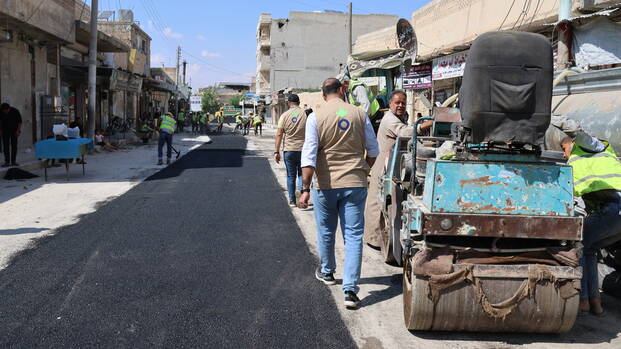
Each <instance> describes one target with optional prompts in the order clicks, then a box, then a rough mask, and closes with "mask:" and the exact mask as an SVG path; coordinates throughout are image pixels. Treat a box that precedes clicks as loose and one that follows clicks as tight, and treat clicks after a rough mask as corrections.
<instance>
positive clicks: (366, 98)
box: [341, 75, 380, 118]
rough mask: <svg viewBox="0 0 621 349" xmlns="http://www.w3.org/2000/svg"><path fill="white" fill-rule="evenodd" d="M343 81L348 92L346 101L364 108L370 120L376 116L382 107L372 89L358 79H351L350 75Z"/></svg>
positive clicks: (344, 77)
mask: <svg viewBox="0 0 621 349" xmlns="http://www.w3.org/2000/svg"><path fill="white" fill-rule="evenodd" d="M341 80H342V84H343V88H344V89H345V91H346V96H345V101H346V102H347V103H349V104H353V105H355V106H357V107H360V108H362V110H364V112H365V113H367V116H369V117H370V118H372V117H373V116H375V114H376V113H377V112H378V111H379V110H380V105H379V102H378V101H377V98H376V96H374V95H373V92H371V89H369V88H368V87H367V86H366V85H365V84H364V83H362V82H360V81H359V80H358V79H351V78H350V77H349V76H348V75H345V76H343V78H342V79H341Z"/></svg>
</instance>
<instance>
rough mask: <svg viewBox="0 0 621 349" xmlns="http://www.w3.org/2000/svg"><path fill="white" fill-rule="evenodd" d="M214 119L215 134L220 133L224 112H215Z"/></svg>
mask: <svg viewBox="0 0 621 349" xmlns="http://www.w3.org/2000/svg"><path fill="white" fill-rule="evenodd" d="M216 118H217V120H218V128H217V129H216V132H217V133H222V128H223V127H224V111H222V110H220V112H219V113H218V112H216Z"/></svg>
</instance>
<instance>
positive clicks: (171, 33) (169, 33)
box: [162, 27, 183, 39]
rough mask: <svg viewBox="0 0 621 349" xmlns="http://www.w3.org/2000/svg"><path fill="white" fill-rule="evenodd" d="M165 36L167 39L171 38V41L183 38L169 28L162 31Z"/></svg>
mask: <svg viewBox="0 0 621 349" xmlns="http://www.w3.org/2000/svg"><path fill="white" fill-rule="evenodd" d="M162 33H163V34H164V35H165V36H167V37H169V38H173V39H181V38H182V37H183V35H181V34H179V33H175V32H174V31H173V30H172V28H170V27H166V28H164V31H163V32H162Z"/></svg>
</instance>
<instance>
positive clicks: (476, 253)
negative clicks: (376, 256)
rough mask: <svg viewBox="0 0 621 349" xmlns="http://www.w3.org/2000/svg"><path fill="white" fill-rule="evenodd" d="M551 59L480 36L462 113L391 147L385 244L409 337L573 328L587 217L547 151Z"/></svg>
mask: <svg viewBox="0 0 621 349" xmlns="http://www.w3.org/2000/svg"><path fill="white" fill-rule="evenodd" d="M552 60H553V58H552V49H551V46H550V43H549V41H548V40H547V39H546V38H545V37H544V36H542V35H539V34H534V33H526V32H493V33H485V34H482V35H480V36H479V37H478V38H477V39H476V40H475V41H474V42H473V44H472V46H471V48H470V51H469V55H468V58H467V63H466V68H465V72H464V76H463V82H462V86H461V89H460V94H459V108H439V107H437V108H434V110H433V113H432V119H433V127H432V129H431V134H430V135H428V136H424V137H423V136H420V135H418V134H417V133H416V127H414V131H413V134H412V136H411V137H402V138H399V139H398V140H397V142H396V144H395V146H394V147H393V149H392V150H391V154H390V156H389V157H388V160H387V163H386V171H385V175H384V177H383V178H382V181H381V184H380V192H381V194H380V197H379V198H378V199H380V200H382V202H383V204H382V211H383V212H382V214H383V218H384V222H386V223H385V224H384V229H383V230H384V232H383V244H382V246H381V249H382V252H383V254H384V256H385V257H390V258H386V259H387V260H390V261H392V262H393V263H396V264H399V265H400V266H402V268H403V313H404V320H405V326H406V327H407V328H408V329H409V330H418V331H485V332H539V333H561V332H565V331H568V330H570V329H571V328H572V326H573V324H574V322H575V319H576V315H577V312H578V301H579V293H580V279H581V277H582V269H581V268H580V266H579V262H578V259H579V256H580V248H581V245H580V241H581V239H582V229H583V221H582V218H581V217H580V216H579V215H578V213H577V212H575V211H574V198H573V180H572V170H571V167H569V166H568V165H566V164H565V162H564V161H563V159H562V157H561V156H558V155H559V154H558V153H551V152H547V151H545V150H544V144H545V133H546V130H547V129H548V126H549V124H550V116H551V115H550V110H551V98H552V80H553V63H552ZM426 119H427V118H422V119H419V120H418V121H417V123H419V122H421V121H425V120H426Z"/></svg>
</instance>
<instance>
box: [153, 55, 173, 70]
mask: <svg viewBox="0 0 621 349" xmlns="http://www.w3.org/2000/svg"><path fill="white" fill-rule="evenodd" d="M170 62H171V59H170V58H167V57H164V56H163V55H161V54H159V53H154V54H152V55H151V66H152V67H154V68H155V67H161V66H162V65H166V64H168V63H170Z"/></svg>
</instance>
